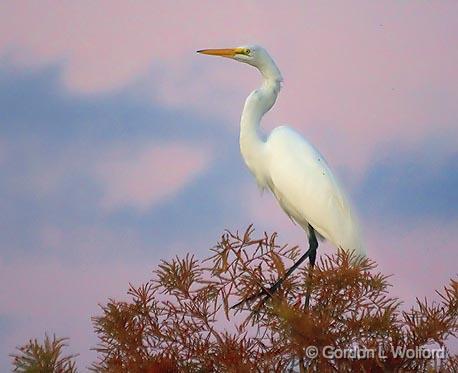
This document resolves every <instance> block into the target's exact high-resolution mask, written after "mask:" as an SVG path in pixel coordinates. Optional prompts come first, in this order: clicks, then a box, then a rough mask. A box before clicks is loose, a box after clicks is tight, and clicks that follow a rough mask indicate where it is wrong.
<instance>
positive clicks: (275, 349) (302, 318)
mask: <svg viewBox="0 0 458 373" xmlns="http://www.w3.org/2000/svg"><path fill="white" fill-rule="evenodd" d="M253 233H254V230H253V229H252V227H251V226H250V227H249V228H248V229H247V230H246V231H245V232H244V233H243V234H241V235H240V234H238V233H235V234H233V233H230V232H226V233H225V234H224V235H223V236H222V237H221V240H220V242H218V244H217V246H216V247H215V248H214V249H213V252H212V256H211V257H209V258H207V259H206V260H204V261H199V260H197V259H196V258H195V257H194V256H191V255H187V256H185V257H184V258H179V257H177V258H175V259H172V260H170V261H162V263H161V264H160V265H159V266H158V269H157V270H155V271H154V277H153V279H151V281H149V282H148V283H146V284H143V285H141V286H139V287H135V286H133V285H130V289H129V291H128V294H129V296H130V298H131V299H130V301H129V302H119V301H116V300H113V299H111V300H109V302H108V303H107V304H106V305H103V306H101V309H102V314H101V315H100V316H97V317H94V318H93V323H94V328H95V332H96V333H97V335H98V338H99V344H98V346H97V347H96V348H95V350H96V351H97V352H98V361H97V362H96V363H94V364H93V366H92V370H94V371H97V372H285V371H288V370H291V371H312V372H313V371H316V372H328V371H329V372H331V371H339V372H345V371H347V372H353V371H363V372H378V371H380V372H395V371H428V370H432V371H434V370H438V369H440V370H441V371H456V370H458V358H457V356H456V355H455V356H451V354H450V352H449V350H448V347H447V342H448V341H449V340H450V339H451V338H453V337H456V336H457V330H458V329H457V328H458V322H457V320H458V318H457V316H458V282H457V281H455V280H451V282H450V284H449V285H447V286H446V287H445V288H444V289H443V290H442V291H441V292H438V295H439V296H440V301H439V302H432V303H430V302H428V301H427V300H423V301H421V300H418V299H417V304H416V306H415V307H412V308H411V309H409V310H407V311H406V310H403V309H402V308H401V302H400V300H399V299H397V298H395V297H391V296H390V295H389V293H388V288H389V286H390V285H389V283H388V281H387V276H384V275H382V274H381V273H379V272H377V271H376V264H375V263H374V262H373V261H372V260H370V259H364V260H356V259H355V258H353V257H352V256H351V255H349V254H347V253H345V252H343V251H340V252H338V253H337V254H335V255H332V256H322V257H321V259H320V260H319V262H318V263H317V265H316V267H315V269H314V270H313V272H309V270H308V269H307V268H303V269H301V270H298V271H297V273H295V274H293V275H291V276H290V277H289V278H288V279H287V280H286V281H285V282H284V284H283V285H282V287H281V289H279V290H278V291H277V292H275V294H272V296H271V297H264V298H262V297H261V298H258V299H257V300H255V301H254V302H252V304H250V305H248V306H245V308H244V309H236V310H232V309H231V308H230V306H231V305H232V304H235V303H236V302H238V301H239V300H241V299H246V298H247V297H249V296H251V295H253V294H256V293H258V292H259V291H260V289H266V288H267V289H268V284H272V283H274V282H275V280H276V279H277V278H278V277H279V276H281V275H282V274H283V273H284V272H285V267H286V265H287V264H289V263H291V262H293V261H295V260H296V259H297V258H298V257H299V249H298V248H297V247H291V248H290V247H288V246H280V245H278V244H277V242H276V241H277V236H276V234H273V235H271V236H268V235H267V234H264V236H263V237H261V238H252V236H253ZM308 292H310V304H309V306H308V307H305V306H304V299H305V297H306V294H307V293H308Z"/></svg>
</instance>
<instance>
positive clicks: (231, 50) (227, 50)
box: [197, 48, 241, 58]
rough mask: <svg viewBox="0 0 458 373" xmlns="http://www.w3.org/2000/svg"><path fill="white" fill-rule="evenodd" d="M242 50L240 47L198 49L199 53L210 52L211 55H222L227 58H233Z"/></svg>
mask: <svg viewBox="0 0 458 373" xmlns="http://www.w3.org/2000/svg"><path fill="white" fill-rule="evenodd" d="M240 52H241V51H240V48H225V49H201V50H200V51H197V53H202V54H208V55H209V56H221V57H227V58H233V57H234V56H235V55H236V54H237V53H240Z"/></svg>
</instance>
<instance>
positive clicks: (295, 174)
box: [266, 126, 365, 255]
mask: <svg viewBox="0 0 458 373" xmlns="http://www.w3.org/2000/svg"><path fill="white" fill-rule="evenodd" d="M266 151H267V154H266V156H267V159H266V161H267V164H266V166H267V169H268V172H269V176H270V180H268V181H267V182H268V186H269V187H270V189H271V190H272V192H273V193H274V195H275V197H276V198H277V199H278V202H279V203H280V205H281V207H282V208H283V209H284V210H285V212H286V213H287V214H288V215H289V216H290V217H291V218H292V219H294V220H295V221H296V222H297V223H298V224H300V225H301V226H302V227H303V228H304V229H305V230H307V229H308V224H310V225H311V226H312V227H313V228H314V229H315V230H316V231H317V232H318V233H319V234H320V235H322V236H323V237H325V238H326V239H328V240H329V241H331V242H332V243H333V244H334V245H335V246H337V247H340V248H342V249H344V250H355V251H356V253H358V254H360V255H365V250H364V248H363V247H362V243H361V238H360V232H359V227H358V224H357V221H356V219H355V217H354V215H353V214H352V212H351V209H350V204H349V202H348V200H347V198H346V197H345V195H344V193H343V191H342V188H341V187H340V186H339V184H338V183H337V181H336V179H335V177H334V175H333V174H332V172H331V170H330V168H329V166H328V165H327V163H326V161H325V159H324V158H323V156H322V155H321V154H320V153H319V151H318V150H317V149H315V148H314V147H313V146H312V145H311V144H310V143H308V142H307V141H306V140H305V139H304V138H303V137H302V136H301V135H299V134H298V133H297V132H296V131H294V130H292V129H291V128H288V127H286V126H281V127H278V128H276V129H274V130H273V131H272V133H271V134H270V136H269V138H268V139H267V142H266Z"/></svg>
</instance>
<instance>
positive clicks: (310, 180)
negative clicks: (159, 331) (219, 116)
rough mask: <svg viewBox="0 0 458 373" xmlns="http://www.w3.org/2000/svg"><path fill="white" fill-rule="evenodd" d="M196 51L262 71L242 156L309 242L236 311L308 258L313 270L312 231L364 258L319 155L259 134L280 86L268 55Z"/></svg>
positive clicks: (295, 138) (298, 143)
mask: <svg viewBox="0 0 458 373" xmlns="http://www.w3.org/2000/svg"><path fill="white" fill-rule="evenodd" d="M197 52H198V53H202V54H207V55H212V56H221V57H226V58H230V59H233V60H236V61H239V62H244V63H247V64H249V65H252V66H254V67H256V68H257V69H258V70H259V71H260V73H261V75H262V85H261V86H260V87H259V88H258V89H255V90H254V91H253V92H251V93H250V95H249V96H248V97H247V99H246V101H245V106H244V108H243V112H242V117H241V120H240V151H241V153H242V156H243V159H244V160H245V163H246V165H247V166H248V168H249V170H250V171H251V173H252V174H253V175H254V177H255V178H256V181H257V183H258V185H259V186H260V188H262V189H264V188H269V189H270V190H271V191H272V193H273V194H274V196H275V197H276V199H277V200H278V203H279V204H280V206H281V207H282V209H283V210H284V211H285V212H286V214H287V215H288V216H289V217H290V218H291V219H292V220H293V221H294V222H296V223H297V224H299V225H300V226H301V227H302V228H303V229H304V230H305V232H306V234H307V235H308V239H309V249H308V250H307V252H306V253H305V254H304V255H302V256H301V257H300V259H299V260H298V261H297V262H296V263H294V265H293V266H292V267H291V268H290V269H289V270H288V271H286V273H285V274H284V276H283V277H282V278H280V279H279V280H278V281H277V282H276V283H275V284H274V285H273V286H272V287H271V288H270V289H268V290H263V291H262V292H261V293H260V294H257V295H255V296H253V297H250V298H248V299H245V300H243V301H242V302H240V303H238V304H237V305H235V306H234V307H236V306H238V305H240V304H242V303H243V302H246V301H248V300H250V299H253V298H254V297H256V296H258V295H263V294H265V295H267V297H268V296H270V295H271V294H272V293H273V292H274V291H275V290H276V289H278V287H279V286H280V285H281V283H282V282H283V281H284V280H285V278H286V277H287V276H289V275H290V274H291V273H292V272H293V271H294V270H295V269H296V268H297V267H298V266H299V265H300V264H301V263H302V262H303V261H304V260H305V259H306V258H307V257H309V261H310V265H311V267H312V268H313V266H314V264H315V258H316V250H317V248H318V240H317V237H316V236H317V235H316V234H315V232H316V233H318V236H321V237H323V238H325V239H328V240H329V241H330V242H332V243H333V244H334V245H335V246H336V247H338V248H341V249H343V250H346V251H354V252H355V254H356V255H357V256H365V255H366V252H365V249H364V247H363V245H362V241H361V236H360V231H359V227H358V223H357V221H356V219H355V216H354V214H353V213H352V211H351V208H350V204H349V202H348V199H347V198H346V196H345V194H344V192H343V191H342V188H341V187H340V186H339V184H338V182H337V181H336V178H335V177H334V175H333V174H332V172H331V169H330V168H329V166H328V164H327V163H326V161H325V159H324V158H323V156H322V155H321V154H320V152H319V151H318V150H317V149H316V148H315V147H314V146H313V145H312V144H310V143H309V142H308V141H307V140H305V139H304V138H303V137H302V136H301V135H300V134H299V133H297V132H296V131H295V130H293V129H291V128H289V127H287V126H280V127H277V128H275V129H274V130H273V131H272V132H271V133H270V135H269V136H268V137H267V139H263V137H261V135H260V133H259V130H260V123H261V119H262V117H263V116H264V114H265V113H266V112H267V111H269V110H270V109H271V108H272V106H273V105H274V103H275V101H276V99H277V96H278V93H279V92H280V88H281V82H282V81H283V78H282V75H281V73H280V70H279V69H278V67H277V65H276V64H275V62H274V61H273V59H272V58H271V57H270V55H269V54H268V53H267V51H266V50H265V49H264V48H262V47H260V46H257V45H252V46H243V47H238V48H230V49H204V50H200V51H197ZM306 303H308V299H307V301H306Z"/></svg>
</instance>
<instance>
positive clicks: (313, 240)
mask: <svg viewBox="0 0 458 373" xmlns="http://www.w3.org/2000/svg"><path fill="white" fill-rule="evenodd" d="M309 246H310V250H312V251H311V253H310V256H309V263H310V271H309V278H308V282H307V294H306V296H305V308H306V309H307V308H308V307H309V303H310V291H311V289H310V284H311V280H312V271H313V267H315V260H316V250H317V249H318V240H317V239H316V234H315V229H313V227H312V226H311V225H309Z"/></svg>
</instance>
